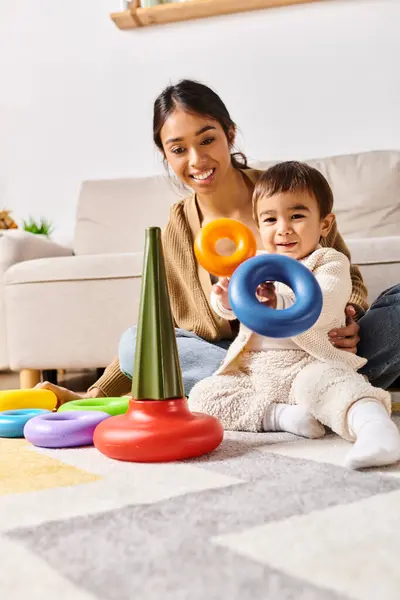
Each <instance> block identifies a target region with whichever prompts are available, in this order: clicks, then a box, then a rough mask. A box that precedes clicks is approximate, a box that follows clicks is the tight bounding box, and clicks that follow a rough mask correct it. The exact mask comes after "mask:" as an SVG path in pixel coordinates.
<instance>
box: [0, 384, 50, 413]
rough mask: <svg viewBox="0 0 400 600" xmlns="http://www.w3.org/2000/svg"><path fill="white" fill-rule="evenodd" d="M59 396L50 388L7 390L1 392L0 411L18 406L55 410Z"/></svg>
mask: <svg viewBox="0 0 400 600" xmlns="http://www.w3.org/2000/svg"><path fill="white" fill-rule="evenodd" d="M56 406H57V397H56V395H55V394H53V392H51V391H50V390H40V389H28V390H5V391H4V392H0V411H5V410H17V409H18V408H45V409H47V410H54V409H55V407H56Z"/></svg>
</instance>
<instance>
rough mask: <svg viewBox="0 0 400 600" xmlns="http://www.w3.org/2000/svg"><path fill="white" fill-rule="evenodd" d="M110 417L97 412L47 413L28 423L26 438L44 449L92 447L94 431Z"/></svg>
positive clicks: (25, 432) (25, 431)
mask: <svg viewBox="0 0 400 600" xmlns="http://www.w3.org/2000/svg"><path fill="white" fill-rule="evenodd" d="M109 416H110V415H109V414H107V413H105V412H101V411H97V410H79V411H78V410H77V411H71V412H56V413H46V414H43V415H38V416H37V417H34V418H33V419H30V420H29V421H28V422H27V424H26V425H25V427H24V437H25V438H26V439H27V440H28V442H30V443H31V444H33V445H34V446H40V447H42V448H74V447H76V446H91V445H92V444H93V433H94V430H95V429H96V427H97V425H98V424H99V423H101V421H104V419H108V418H109Z"/></svg>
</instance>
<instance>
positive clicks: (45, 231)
mask: <svg viewBox="0 0 400 600" xmlns="http://www.w3.org/2000/svg"><path fill="white" fill-rule="evenodd" d="M22 229H23V230H24V231H29V233H35V234H37V235H46V236H49V235H50V234H51V233H52V231H53V225H52V223H51V222H50V221H48V220H47V219H39V220H38V221H35V220H34V219H32V217H29V219H27V220H24V221H23V223H22Z"/></svg>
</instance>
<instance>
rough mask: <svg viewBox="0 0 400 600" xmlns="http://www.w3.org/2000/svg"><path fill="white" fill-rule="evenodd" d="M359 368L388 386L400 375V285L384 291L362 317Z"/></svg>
mask: <svg viewBox="0 0 400 600" xmlns="http://www.w3.org/2000/svg"><path fill="white" fill-rule="evenodd" d="M359 325H360V338H361V341H360V344H359V346H358V352H357V354H358V355H359V356H363V357H364V358H367V359H368V363H367V364H366V365H365V367H363V368H362V369H360V373H363V374H364V375H366V376H367V377H368V379H369V380H370V382H371V383H372V385H374V386H376V387H381V388H384V389H388V388H389V387H390V386H391V385H392V384H393V383H394V382H395V381H396V379H398V378H399V377H400V284H398V285H395V286H393V287H392V288H389V289H388V290H386V291H385V292H383V293H382V294H381V295H380V296H379V297H378V298H377V299H376V300H375V302H374V303H373V304H372V305H371V308H370V309H369V310H368V312H367V313H366V314H365V315H364V316H363V317H362V318H361V319H360V320H359Z"/></svg>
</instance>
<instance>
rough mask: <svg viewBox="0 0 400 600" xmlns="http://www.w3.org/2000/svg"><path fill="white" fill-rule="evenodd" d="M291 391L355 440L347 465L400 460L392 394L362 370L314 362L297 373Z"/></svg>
mask: <svg viewBox="0 0 400 600" xmlns="http://www.w3.org/2000/svg"><path fill="white" fill-rule="evenodd" d="M292 393H293V395H294V398H295V399H296V400H297V402H298V403H299V404H300V405H301V406H303V407H304V408H306V409H307V410H309V411H310V412H311V414H313V415H314V417H315V418H316V419H318V421H320V422H321V423H324V424H325V425H327V426H328V427H330V428H331V429H332V430H333V431H335V432H336V433H338V434H339V435H340V436H341V437H343V438H344V439H347V440H349V441H354V442H355V443H354V446H353V447H352V448H351V449H350V451H349V453H348V455H347V457H346V459H345V464H346V466H348V467H351V468H353V469H359V468H363V467H375V466H383V465H389V464H392V463H395V462H397V461H398V460H400V434H399V431H398V429H397V427H396V425H395V424H394V423H393V421H392V420H391V418H390V411H391V400H390V394H389V393H388V392H386V391H384V390H381V389H379V388H375V387H373V386H372V385H371V384H370V383H369V382H368V381H366V380H365V379H364V377H363V376H362V375H360V374H359V373H355V372H353V371H351V370H350V369H344V368H341V367H339V366H330V365H328V364H324V363H314V364H311V365H309V366H307V367H306V368H305V369H304V370H303V371H302V372H301V373H300V374H299V375H298V376H297V378H296V380H295V382H294V384H293V388H292Z"/></svg>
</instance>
